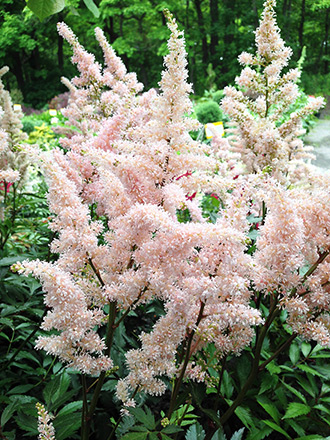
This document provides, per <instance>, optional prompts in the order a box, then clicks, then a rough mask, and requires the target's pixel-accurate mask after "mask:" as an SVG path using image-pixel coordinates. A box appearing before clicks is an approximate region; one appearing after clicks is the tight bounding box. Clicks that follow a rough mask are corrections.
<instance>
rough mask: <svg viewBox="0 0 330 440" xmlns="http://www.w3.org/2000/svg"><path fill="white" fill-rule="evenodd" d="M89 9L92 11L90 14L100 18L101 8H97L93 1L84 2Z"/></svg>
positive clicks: (85, 0) (86, 0)
mask: <svg viewBox="0 0 330 440" xmlns="http://www.w3.org/2000/svg"><path fill="white" fill-rule="evenodd" d="M83 1H84V3H85V5H86V6H87V8H88V9H89V10H90V12H91V13H92V14H93V15H94V17H96V18H99V16H100V11H99V8H98V7H97V6H96V4H95V3H94V2H93V0H83Z"/></svg>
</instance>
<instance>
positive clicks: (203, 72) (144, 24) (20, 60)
mask: <svg viewBox="0 0 330 440" xmlns="http://www.w3.org/2000/svg"><path fill="white" fill-rule="evenodd" d="M303 3H304V4H305V6H304V7H305V9H304V10H303ZM262 4H263V0H252V1H248V0H242V1H240V2H234V1H232V0H218V1H213V0H210V1H207V2H206V1H200V0H194V1H185V2H178V1H177V0H162V1H160V2H156V3H155V2H152V1H150V0H143V1H141V0H132V1H126V0H95V1H93V0H83V1H79V0H70V1H66V2H65V5H66V6H65V7H64V8H63V6H64V1H62V0H42V1H39V0H38V1H36V0H29V2H28V6H30V7H31V8H32V10H33V11H35V12H36V13H37V14H38V15H39V16H40V17H42V18H43V19H44V20H43V21H42V22H40V20H39V19H38V18H37V16H36V15H33V14H32V12H31V10H29V9H27V8H26V9H25V10H23V8H24V6H25V2H23V1H22V2H18V1H14V0H4V1H3V5H2V8H1V11H0V17H1V18H0V19H1V20H2V27H1V30H0V48H1V49H0V65H3V64H8V65H9V67H10V69H11V73H10V74H9V75H8V78H7V81H8V83H9V84H7V85H10V86H11V88H17V89H19V90H21V91H22V92H23V95H24V102H25V103H28V104H30V105H33V106H34V107H35V108H42V107H43V106H44V105H45V104H46V103H47V102H48V101H50V99H51V98H52V97H53V96H55V95H58V94H59V93H61V92H64V91H65V87H64V86H62V85H61V83H60V77H61V76H62V75H64V76H66V77H72V76H73V75H74V72H75V70H74V68H73V67H72V66H71V65H70V63H69V49H68V46H67V44H66V43H63V41H62V40H61V39H59V38H58V36H57V33H56V23H57V22H58V21H61V20H64V21H65V22H66V23H67V24H68V25H69V26H71V27H72V28H73V30H74V32H75V33H76V34H77V36H78V37H79V40H80V41H81V43H82V44H83V45H84V46H85V47H86V49H87V50H89V51H92V52H94V53H95V52H96V53H97V57H98V59H99V60H100V61H101V60H102V54H101V53H100V50H99V49H98V45H97V43H96V42H95V39H94V36H93V28H94V27H95V26H96V25H97V26H100V27H101V28H102V29H103V30H104V31H105V34H106V36H107V37H108V39H109V41H110V43H111V44H112V45H113V47H114V48H115V50H116V51H117V53H118V54H119V55H120V56H121V57H122V58H123V60H124V62H125V64H126V65H127V67H128V68H129V70H131V71H136V72H137V74H138V77H139V79H140V80H141V81H142V82H143V83H144V84H145V86H146V88H147V89H149V88H150V87H157V86H158V81H159V79H160V76H159V72H160V71H161V67H162V62H163V60H162V56H163V55H164V54H165V52H166V39H167V37H168V30H167V28H166V26H165V22H164V18H163V14H162V10H163V9H164V8H168V9H169V10H170V11H171V12H172V13H173V14H174V15H175V17H176V18H177V20H178V22H179V24H180V27H181V28H182V29H184V30H185V37H186V43H187V52H188V62H189V70H190V78H189V80H190V82H192V83H193V85H194V89H195V93H197V95H200V96H201V95H203V93H204V90H205V89H210V88H214V87H215V88H222V87H224V86H225V85H228V84H230V83H233V81H234V78H235V76H236V75H238V73H239V71H240V66H239V65H238V63H237V56H238V55H239V54H240V53H241V52H242V51H244V50H245V51H246V50H247V51H250V50H251V49H253V44H254V43H253V42H254V34H253V31H254V30H255V28H256V27H257V25H258V18H259V16H260V13H261V10H262ZM62 8H63V9H62ZM60 9H62V10H61V11H60V12H59V13H57V14H55V15H49V16H48V17H46V16H47V14H51V13H54V12H56V10H60ZM329 11H330V5H329V3H328V1H325V2H321V1H318V2H313V1H306V2H302V1H299V0H293V1H286V0H278V2H277V17H278V23H279V26H280V27H281V28H282V29H283V32H282V36H283V37H284V39H285V40H286V42H287V44H288V45H289V46H291V47H292V49H293V51H294V53H295V56H296V58H295V59H294V60H293V61H292V66H294V65H295V64H296V63H297V61H298V59H299V58H300V55H301V53H302V50H303V47H304V46H306V58H305V62H304V66H303V67H304V71H305V73H304V75H303V78H302V85H303V87H304V88H305V90H306V91H307V92H308V93H310V94H315V93H320V92H323V93H325V92H326V93H327V94H330V93H328V89H329V87H328V82H327V79H326V78H327V74H328V71H329V56H330V55H329V53H328V51H329V49H328V48H329V29H328V27H327V26H328V25H327V24H328V23H329ZM303 12H304V13H303ZM314 78H316V81H314ZM214 100H215V102H216V103H219V99H218V96H217V97H216V99H214Z"/></svg>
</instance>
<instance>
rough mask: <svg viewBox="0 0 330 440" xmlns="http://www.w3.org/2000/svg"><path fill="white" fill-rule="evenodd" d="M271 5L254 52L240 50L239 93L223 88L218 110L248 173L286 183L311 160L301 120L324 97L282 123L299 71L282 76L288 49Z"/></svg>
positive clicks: (293, 96) (296, 92)
mask: <svg viewBox="0 0 330 440" xmlns="http://www.w3.org/2000/svg"><path fill="white" fill-rule="evenodd" d="M275 4H276V2H275V1H274V0H269V1H267V2H265V4H264V11H263V19H262V22H261V24H260V26H259V28H258V29H257V31H256V47H257V54H256V55H252V54H250V53H247V52H243V53H242V54H241V55H240V56H239V62H240V63H241V64H242V65H244V66H245V67H244V69H243V70H242V72H241V74H240V76H239V77H237V78H236V83H237V85H238V86H239V90H237V89H236V88H235V87H232V86H231V87H226V88H225V90H224V93H225V98H224V99H223V100H222V110H223V111H224V112H225V113H227V114H228V116H229V117H230V119H231V122H232V124H233V125H234V126H235V129H234V130H233V131H234V133H235V136H233V137H232V138H231V148H232V149H233V150H234V151H238V152H240V153H241V156H242V161H243V162H244V164H245V165H246V170H247V172H248V173H255V172H258V171H262V170H264V169H265V168H266V167H267V171H268V172H270V173H271V175H273V176H275V177H276V178H277V179H278V180H285V176H286V175H287V173H288V172H291V173H292V172H293V171H294V170H295V169H296V168H298V169H299V168H301V167H302V170H300V173H304V172H305V167H304V164H303V161H302V159H306V158H313V156H312V155H311V154H310V152H309V150H310V149H309V148H308V147H306V146H304V144H303V141H302V139H301V138H300V136H301V135H303V134H304V132H305V131H304V130H303V129H302V119H303V118H305V117H307V116H309V115H311V114H313V113H315V111H317V110H319V109H320V107H321V106H322V105H323V104H324V99H323V98H321V97H319V98H313V99H309V102H308V103H307V104H306V105H305V106H303V107H301V108H300V109H299V110H297V111H295V112H292V113H291V114H290V117H289V119H288V120H285V121H282V120H281V119H282V115H283V113H284V112H286V111H287V110H288V109H289V107H290V106H291V105H292V104H293V103H295V102H296V101H297V98H298V97H299V89H298V86H297V84H296V82H297V80H298V79H299V77H300V74H301V71H299V69H290V70H288V71H287V72H286V73H283V69H284V68H285V67H286V66H287V64H288V62H289V59H290V57H291V55H292V50H291V49H290V48H289V47H287V46H285V43H284V41H283V40H282V38H281V36H280V33H279V29H278V27H277V24H276V19H275V12H274V6H275ZM297 172H299V170H297Z"/></svg>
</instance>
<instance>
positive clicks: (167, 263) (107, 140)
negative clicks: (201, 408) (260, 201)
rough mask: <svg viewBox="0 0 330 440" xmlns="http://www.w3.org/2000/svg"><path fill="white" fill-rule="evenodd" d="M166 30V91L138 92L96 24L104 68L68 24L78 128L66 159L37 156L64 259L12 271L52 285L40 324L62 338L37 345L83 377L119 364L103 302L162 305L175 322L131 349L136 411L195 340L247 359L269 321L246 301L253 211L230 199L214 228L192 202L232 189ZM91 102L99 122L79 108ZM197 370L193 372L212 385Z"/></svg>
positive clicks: (126, 391)
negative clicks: (202, 134) (197, 134)
mask: <svg viewBox="0 0 330 440" xmlns="http://www.w3.org/2000/svg"><path fill="white" fill-rule="evenodd" d="M168 23H169V24H168V26H169V28H170V30H171V37H170V40H169V43H168V46H169V54H168V55H167V56H166V57H165V71H164V73H163V75H162V80H161V82H160V93H159V94H157V93H156V92H148V93H146V94H142V95H141V96H138V95H137V92H139V90H140V88H139V85H138V83H137V82H136V81H135V77H134V76H130V75H129V74H127V73H126V70H125V69H124V67H123V65H122V63H121V62H120V61H119V59H118V58H117V57H116V56H115V54H114V52H113V50H112V49H111V48H110V46H108V44H107V42H106V41H105V39H104V36H103V34H102V33H101V31H100V30H97V36H98V39H99V41H100V43H101V46H102V48H103V50H104V54H105V61H106V64H107V67H106V68H105V69H104V70H103V73H102V69H101V67H100V66H99V65H98V64H96V65H95V66H94V67H93V66H92V64H93V65H94V64H95V63H94V60H93V58H92V57H91V56H90V55H89V54H87V52H86V51H85V50H84V49H83V48H82V47H81V46H80V45H79V43H78V42H77V40H76V38H75V36H74V35H73V34H72V32H71V31H70V30H69V29H68V28H67V27H66V26H65V25H64V24H61V25H60V26H59V28H60V32H61V34H63V35H64V36H65V37H66V38H67V39H68V41H69V42H70V43H71V45H72V46H73V49H74V61H75V62H76V63H77V64H78V67H79V70H80V72H81V77H80V78H76V79H74V80H73V83H72V85H71V88H72V95H71V102H70V104H69V110H68V113H66V115H67V116H68V117H69V122H70V124H73V125H75V126H76V127H78V128H79V129H80V130H81V132H82V133H81V134H79V135H75V136H73V137H72V138H71V139H68V140H65V141H64V142H63V146H65V147H66V148H67V149H68V152H67V153H66V154H63V153H62V152H61V151H59V150H55V151H53V152H52V153H42V154H41V153H40V152H38V151H37V154H36V153H33V151H32V154H35V156H38V160H39V161H41V165H42V167H43V169H44V172H45V174H46V178H47V180H48V184H49V196H48V199H49V205H50V209H51V211H52V212H53V213H54V214H56V217H55V219H54V220H53V221H52V224H51V228H52V230H53V231H54V232H57V233H58V238H57V239H56V240H54V241H53V243H52V250H53V251H54V252H57V253H59V259H58V261H57V262H56V263H53V264H50V263H45V262H43V263H41V262H23V263H21V264H19V265H17V266H16V269H17V270H19V271H20V272H23V273H24V274H25V275H28V274H30V273H33V274H34V276H36V277H38V278H39V279H40V280H41V281H42V284H43V287H44V289H45V291H46V292H47V294H46V297H45V302H46V305H47V306H48V307H50V310H49V311H48V314H47V316H46V318H45V320H44V323H43V328H44V329H51V328H54V329H56V330H57V331H58V332H59V334H58V335H56V336H50V337H48V336H45V337H41V338H40V339H39V340H38V344H37V346H38V348H45V349H46V350H47V351H48V352H49V353H52V354H55V355H57V356H59V357H60V358H61V359H62V360H63V361H66V362H67V363H69V365H70V366H72V367H74V368H76V369H78V370H80V371H82V372H84V373H87V372H88V373H91V374H97V373H99V372H100V371H102V370H106V369H110V368H111V367H112V363H111V360H110V358H109V357H107V355H104V354H102V353H104V351H105V346H104V341H103V340H102V339H100V338H99V337H98V335H97V329H99V328H100V327H101V326H102V325H104V324H106V317H105V316H104V313H103V308H104V306H105V305H106V304H109V303H112V304H115V305H116V308H117V313H120V311H122V312H125V311H126V310H129V309H130V308H134V307H136V306H137V305H138V304H141V303H143V302H148V301H150V300H152V299H154V298H158V299H160V300H161V301H162V302H163V303H164V307H165V311H166V313H165V315H164V316H163V317H161V318H159V320H158V321H157V322H156V324H155V326H154V329H153V331H152V332H151V333H149V334H146V333H143V334H142V335H141V348H140V349H138V350H131V351H130V352H128V353H127V358H126V360H127V365H128V367H129V374H128V376H127V377H126V378H125V379H123V380H122V381H120V382H119V384H118V389H117V393H118V396H119V397H120V398H121V399H122V400H123V401H124V402H126V403H127V404H128V405H130V404H131V403H130V402H131V400H130V393H131V391H132V390H134V389H135V388H136V387H139V389H144V390H145V391H147V392H149V393H152V394H160V393H163V392H164V391H165V384H164V383H163V381H162V380H160V378H159V376H160V375H164V374H165V375H167V376H168V377H170V378H171V377H172V376H173V375H175V374H177V373H178V368H179V366H178V365H176V353H177V350H178V347H179V346H180V344H181V343H182V342H183V341H184V340H185V338H187V337H188V335H189V334H193V335H194V336H193V341H192V346H191V353H189V354H190V355H191V356H193V355H194V354H195V353H197V352H198V350H200V349H201V348H202V347H203V346H205V345H206V344H208V343H210V342H214V343H215V344H216V346H217V348H218V350H219V352H221V353H225V352H228V351H233V352H236V353H239V352H240V350H241V349H242V348H243V347H244V346H245V345H246V344H247V343H248V342H249V341H250V340H251V338H252V337H253V330H252V326H254V325H256V324H258V323H260V322H261V318H260V314H259V312H258V311H256V310H254V309H252V308H251V307H250V305H249V301H250V292H249V290H248V283H247V281H246V280H247V279H248V273H249V271H250V258H249V256H248V255H247V254H246V253H245V241H246V236H245V232H246V231H247V229H248V223H247V220H246V215H247V208H246V207H245V206H244V205H243V204H242V198H241V195H240V193H241V191H240V190H238V191H234V192H233V194H232V196H231V197H230V198H229V199H228V203H227V205H226V208H225V209H224V211H223V215H222V217H221V218H219V219H218V221H217V223H216V224H211V223H207V222H206V221H205V219H204V218H203V216H202V210H201V208H200V206H199V198H198V197H195V198H194V197H189V196H190V195H191V194H194V193H199V192H201V191H206V192H210V191H211V192H217V193H220V192H222V193H226V190H227V188H228V184H227V181H226V179H225V177H224V176H223V174H222V173H221V172H218V173H217V174H215V171H218V170H219V163H218V160H217V159H216V158H215V157H214V155H213V153H212V148H211V147H209V146H207V145H205V144H200V143H198V142H195V141H193V140H192V139H191V138H190V136H189V131H190V130H192V129H193V128H194V127H196V122H195V121H194V120H192V119H190V118H189V117H188V116H187V114H189V113H190V112H191V103H190V100H189V97H188V94H189V93H190V91H191V86H190V85H188V84H187V81H186V79H187V76H188V75H187V70H186V64H187V63H186V52H185V48H184V38H183V35H182V32H180V31H179V30H178V28H177V24H176V22H175V20H174V19H173V18H172V17H171V16H170V15H169V14H168ZM91 63H92V64H91ZM96 85H97V86H96ZM73 86H74V87H75V88H74V89H73ZM105 86H107V87H108V89H109V90H108V91H107V92H105V91H104V87H105ZM105 94H106V95H105ZM87 103H89V104H88V105H90V106H91V107H90V108H89V110H88V111H90V112H91V113H92V114H93V115H94V116H93V118H92V120H93V123H91V122H90V118H89V116H87V114H86V115H83V117H81V114H80V115H79V112H78V108H80V107H81V106H85V104H86V105H87ZM102 106H103V107H102ZM82 108H85V107H82ZM87 113H88V112H87ZM86 118H88V120H87V119H86ZM84 124H85V125H84ZM88 124H92V125H88ZM32 150H33V149H32ZM232 187H233V185H232V183H231V188H232ZM178 209H188V210H189V212H190V215H191V218H192V222H190V223H188V224H181V223H179V222H178V220H177V216H176V213H177V210H178ZM100 217H101V218H102V222H101V218H100ZM97 218H99V220H97ZM201 310H202V312H201ZM196 368H197V367H196ZM196 368H195V371H194V373H192V370H191V369H190V370H191V372H190V373H189V374H190V375H193V374H194V375H195V377H196V378H199V379H202V377H203V374H202V372H198V371H197V370H196ZM190 370H189V371H190Z"/></svg>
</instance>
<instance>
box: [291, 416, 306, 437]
mask: <svg viewBox="0 0 330 440" xmlns="http://www.w3.org/2000/svg"><path fill="white" fill-rule="evenodd" d="M290 426H291V428H293V429H294V430H295V431H296V433H297V434H298V435H305V430H304V428H302V426H301V425H300V424H299V423H297V422H296V421H294V420H292V419H291V420H290Z"/></svg>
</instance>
